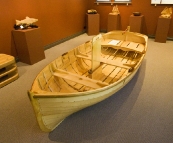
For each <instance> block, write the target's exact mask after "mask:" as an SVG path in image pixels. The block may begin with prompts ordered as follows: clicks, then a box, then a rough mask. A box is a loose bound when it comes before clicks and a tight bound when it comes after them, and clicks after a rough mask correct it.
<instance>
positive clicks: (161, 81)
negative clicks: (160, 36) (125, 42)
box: [0, 34, 173, 143]
mask: <svg viewBox="0 0 173 143" xmlns="http://www.w3.org/2000/svg"><path fill="white" fill-rule="evenodd" d="M91 38H92V36H87V34H82V35H80V36H78V37H76V38H73V39H71V40H69V41H66V42H64V43H62V44H59V45H57V46H55V47H53V48H51V49H48V50H46V51H45V55H46V59H44V60H42V61H40V62H38V63H36V64H34V65H27V64H24V63H21V62H18V63H17V65H18V70H19V74H20V77H19V79H18V80H16V81H14V82H12V83H10V84H9V85H7V86H5V87H3V88H1V89H0V123H1V124H0V143H172V142H173V88H172V85H173V41H167V43H156V42H154V39H149V41H148V51H147V54H146V57H145V60H144V61H143V64H142V66H141V68H140V70H139V71H138V72H137V74H136V75H135V77H134V78H133V79H132V80H131V81H130V83H129V84H127V85H126V86H125V87H124V88H123V89H122V90H120V91H119V92H118V93H116V94H114V95H113V96H111V97H110V98H108V99H106V100H104V101H103V102H101V103H98V104H96V105H94V106H91V107H89V108H86V109H84V110H82V111H80V112H77V113H75V114H73V115H71V116H70V117H68V118H67V119H65V120H64V121H63V122H62V123H61V124H60V125H59V126H58V127H57V128H56V129H55V130H54V131H52V132H51V133H44V132H42V131H41V130H40V129H39V126H38V124H37V122H36V118H35V115H34V112H33V109H32V106H31V104H30V101H29V99H28V96H27V90H29V89H30V87H31V85H32V82H33V80H34V78H35V76H36V75H37V74H38V72H40V70H41V69H43V68H44V67H45V66H46V65H47V64H48V63H50V62H51V61H52V60H54V59H55V58H56V57H58V56H59V55H61V54H63V53H64V52H66V51H68V50H69V49H71V48H74V47H76V46H78V45H80V44H82V43H84V42H86V41H88V40H89V39H91Z"/></svg>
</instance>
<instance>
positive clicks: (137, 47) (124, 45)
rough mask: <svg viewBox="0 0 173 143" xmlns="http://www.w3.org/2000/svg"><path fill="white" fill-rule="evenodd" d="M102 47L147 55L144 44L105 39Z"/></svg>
mask: <svg viewBox="0 0 173 143" xmlns="http://www.w3.org/2000/svg"><path fill="white" fill-rule="evenodd" d="M101 46H102V47H112V48H116V49H122V50H124V51H135V52H138V53H145V46H144V45H143V44H140V43H135V42H130V41H121V40H113V39H104V40H102V42H101Z"/></svg>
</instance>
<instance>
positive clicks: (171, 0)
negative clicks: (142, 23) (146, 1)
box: [151, 0, 173, 4]
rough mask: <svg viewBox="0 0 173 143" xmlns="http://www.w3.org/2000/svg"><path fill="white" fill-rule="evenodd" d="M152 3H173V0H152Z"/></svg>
mask: <svg viewBox="0 0 173 143" xmlns="http://www.w3.org/2000/svg"><path fill="white" fill-rule="evenodd" d="M151 4H173V0H151Z"/></svg>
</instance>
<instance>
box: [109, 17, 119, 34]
mask: <svg viewBox="0 0 173 143" xmlns="http://www.w3.org/2000/svg"><path fill="white" fill-rule="evenodd" d="M107 26H108V27H107V32H109V31H113V30H120V15H119V14H118V15H112V14H109V15H108V25H107Z"/></svg>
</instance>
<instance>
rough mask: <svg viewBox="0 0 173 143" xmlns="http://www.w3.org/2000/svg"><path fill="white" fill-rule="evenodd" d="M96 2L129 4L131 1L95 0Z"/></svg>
mask: <svg viewBox="0 0 173 143" xmlns="http://www.w3.org/2000/svg"><path fill="white" fill-rule="evenodd" d="M96 2H113V3H130V2H131V0H96Z"/></svg>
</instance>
